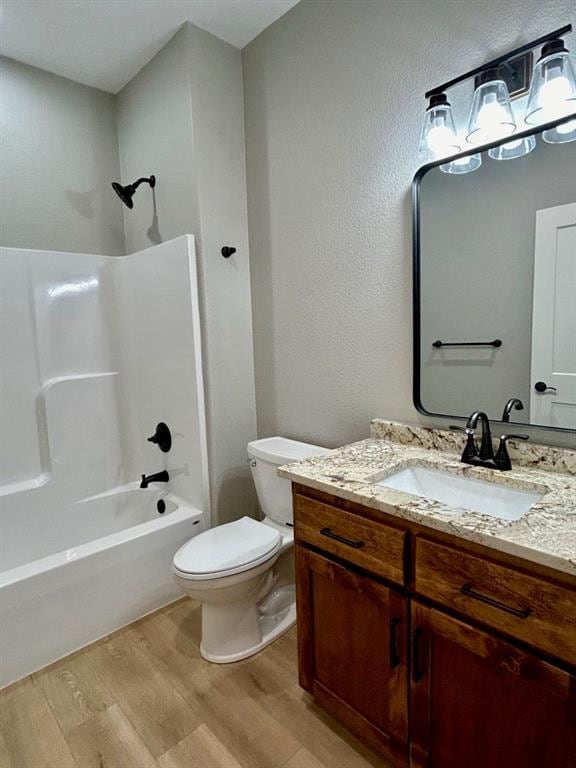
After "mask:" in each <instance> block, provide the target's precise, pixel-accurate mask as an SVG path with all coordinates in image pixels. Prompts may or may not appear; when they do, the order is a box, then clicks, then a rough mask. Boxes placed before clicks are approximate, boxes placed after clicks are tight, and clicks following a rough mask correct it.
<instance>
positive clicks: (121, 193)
mask: <svg viewBox="0 0 576 768" xmlns="http://www.w3.org/2000/svg"><path fill="white" fill-rule="evenodd" d="M143 182H146V184H150V187H151V188H152V189H154V187H155V186H156V176H150V177H149V178H146V177H143V178H141V179H138V181H135V182H134V183H133V184H126V186H123V185H122V184H119V183H118V182H117V181H113V182H112V189H113V190H114V192H116V194H117V195H118V197H119V198H120V200H122V202H123V203H124V205H125V206H126V207H127V208H134V202H133V200H132V198H133V197H134V192H136V190H137V189H138V187H139V186H140V184H142V183H143Z"/></svg>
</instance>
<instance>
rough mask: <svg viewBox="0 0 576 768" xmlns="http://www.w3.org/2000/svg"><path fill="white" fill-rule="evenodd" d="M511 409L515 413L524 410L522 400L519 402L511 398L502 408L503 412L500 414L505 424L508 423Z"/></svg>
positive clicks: (516, 398)
mask: <svg viewBox="0 0 576 768" xmlns="http://www.w3.org/2000/svg"><path fill="white" fill-rule="evenodd" d="M513 408H514V410H515V411H523V410H524V403H523V402H522V400H520V398H518V397H511V398H510V400H508V402H507V403H506V405H505V406H504V411H503V412H502V421H505V422H508V421H510V414H511V413H512V409H513Z"/></svg>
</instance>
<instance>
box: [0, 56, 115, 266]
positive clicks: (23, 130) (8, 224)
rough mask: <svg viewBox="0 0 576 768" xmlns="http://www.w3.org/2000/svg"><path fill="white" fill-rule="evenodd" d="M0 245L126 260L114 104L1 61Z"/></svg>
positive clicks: (45, 74) (96, 92)
mask: <svg viewBox="0 0 576 768" xmlns="http://www.w3.org/2000/svg"><path fill="white" fill-rule="evenodd" d="M0 101H1V103H0V112H1V115H2V118H1V119H2V158H1V162H0V190H1V191H0V206H1V209H2V214H1V217H0V244H1V245H5V246H12V247H16V248H36V249H40V250H43V249H52V250H61V251H71V252H74V251H75V252H81V253H105V254H108V255H111V256H113V255H118V254H121V253H124V231H123V224H122V212H121V209H120V206H119V204H118V199H117V197H116V195H114V193H113V191H112V189H111V188H110V182H111V181H113V180H114V179H116V178H118V176H119V171H120V166H119V162H118V142H117V137H116V115H115V102H114V96H112V95H111V94H109V93H104V92H103V91H99V90H97V89H96V88H89V87H87V86H85V85H80V84H79V83H74V82H72V81H71V80H66V79H65V78H63V77H58V76H57V75H52V74H50V73H49V72H44V71H43V70H41V69H36V68H35V67H29V66H27V65H25V64H20V63H19V62H17V61H12V60H11V59H6V58H0Z"/></svg>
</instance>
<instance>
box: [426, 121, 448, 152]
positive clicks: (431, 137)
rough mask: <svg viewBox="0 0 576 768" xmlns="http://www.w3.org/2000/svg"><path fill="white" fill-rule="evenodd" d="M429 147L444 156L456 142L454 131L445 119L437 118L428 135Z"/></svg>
mask: <svg viewBox="0 0 576 768" xmlns="http://www.w3.org/2000/svg"><path fill="white" fill-rule="evenodd" d="M426 142H427V144H428V148H429V149H430V151H431V152H433V153H434V154H435V155H438V157H442V155H443V154H446V152H447V151H449V150H450V147H451V146H452V145H453V144H454V132H453V131H451V130H450V128H448V126H447V125H446V122H445V120H442V119H436V120H434V124H433V126H432V128H430V130H429V131H428V136H427V137H426Z"/></svg>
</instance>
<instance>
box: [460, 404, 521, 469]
mask: <svg viewBox="0 0 576 768" xmlns="http://www.w3.org/2000/svg"><path fill="white" fill-rule="evenodd" d="M479 421H480V422H481V424H482V441H481V443H480V449H478V445H477V443H476V440H475V439H474V434H475V430H476V427H477V426H478V422H479ZM450 429H452V430H457V431H459V432H464V433H465V434H466V436H467V440H466V445H465V446H464V450H463V451H462V458H461V459H460V461H461V462H462V463H463V464H471V465H472V466H476V467H485V468H486V469H499V470H502V471H507V470H510V469H512V462H511V461H510V455H509V453H508V445H507V444H508V440H510V439H513V440H528V439H529V435H502V437H501V438H500V444H499V446H498V451H497V452H496V455H494V447H493V445H492V434H491V432H490V421H489V419H488V416H487V415H486V414H485V413H484V411H474V413H472V414H471V415H470V417H469V418H468V421H467V422H466V426H465V427H454V426H451V427H450Z"/></svg>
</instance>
